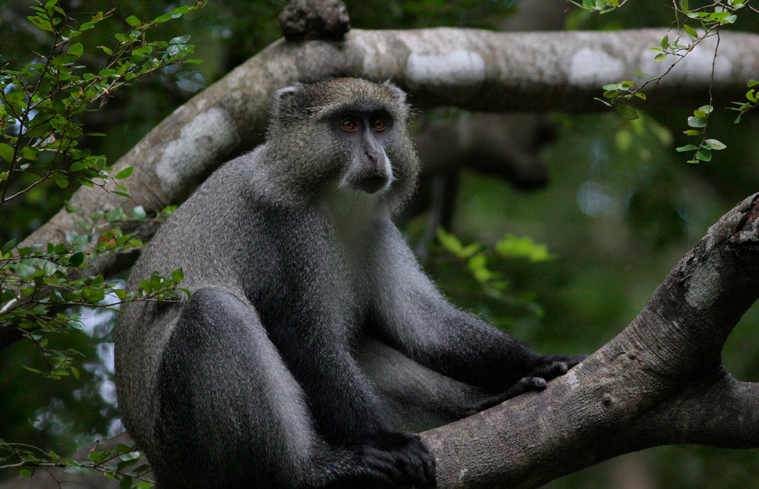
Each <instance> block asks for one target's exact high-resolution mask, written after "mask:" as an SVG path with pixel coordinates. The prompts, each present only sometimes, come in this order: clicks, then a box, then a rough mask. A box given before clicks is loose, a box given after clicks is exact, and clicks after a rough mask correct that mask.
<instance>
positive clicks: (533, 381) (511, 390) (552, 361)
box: [483, 355, 587, 408]
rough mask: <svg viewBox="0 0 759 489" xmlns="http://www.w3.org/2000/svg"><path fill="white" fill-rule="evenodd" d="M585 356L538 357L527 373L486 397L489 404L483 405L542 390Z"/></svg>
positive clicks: (498, 402) (491, 404)
mask: <svg viewBox="0 0 759 489" xmlns="http://www.w3.org/2000/svg"><path fill="white" fill-rule="evenodd" d="M585 358H587V355H549V356H545V357H539V358H538V359H537V360H536V361H535V363H534V364H533V365H532V366H531V368H530V371H529V372H528V373H527V375H525V376H524V377H522V378H521V379H519V380H517V381H516V382H514V383H513V384H511V385H510V386H509V387H507V388H506V389H505V390H504V391H503V392H502V393H500V394H498V395H497V396H493V397H492V398H490V399H487V400H486V402H488V404H489V405H488V406H484V407H490V406H494V405H495V404H500V403H501V402H503V401H505V400H506V399H511V398H512V397H516V396H518V395H520V394H524V393H525V392H529V391H542V390H544V389H545V388H546V383H547V382H548V381H549V380H551V379H555V378H556V377H558V376H560V375H564V374H565V373H567V372H568V371H569V369H570V368H572V367H574V366H575V365H577V364H578V363H580V362H582V361H583V360H585ZM484 407H483V408H484Z"/></svg>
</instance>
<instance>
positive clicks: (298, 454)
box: [146, 288, 371, 489]
mask: <svg viewBox="0 0 759 489" xmlns="http://www.w3.org/2000/svg"><path fill="white" fill-rule="evenodd" d="M155 395H157V396H159V401H160V411H159V417H158V420H157V423H156V427H155V439H154V443H151V444H150V445H153V446H152V447H151V449H150V450H148V455H149V460H150V462H151V465H152V466H153V470H154V472H155V475H156V479H157V482H158V485H159V487H160V488H161V489H173V488H202V489H210V488H222V487H223V488H228V489H234V488H245V489H251V488H258V487H261V488H265V487H266V488H268V487H283V488H286V487H290V488H291V487H298V486H309V487H318V486H320V485H327V484H330V483H334V482H336V481H339V480H342V479H344V478H346V477H348V478H350V477H353V476H358V475H362V474H368V473H370V472H371V470H370V469H368V470H365V469H364V468H363V467H361V465H360V462H361V453H359V452H358V451H347V450H345V451H337V450H331V449H328V448H326V447H324V445H323V444H319V443H318V442H317V441H316V440H317V437H316V435H315V433H314V430H313V427H312V422H311V415H310V413H309V411H308V408H307V407H306V404H305V402H304V398H303V393H302V391H301V389H300V386H299V385H298V383H297V382H296V381H295V379H294V378H293V376H292V374H291V373H290V371H289V370H288V369H287V367H286V366H285V364H284V362H283V361H282V359H281V358H280V355H279V352H278V351H277V349H276V348H275V347H274V345H273V344H272V343H271V341H270V340H269V338H268V337H267V334H266V331H265V330H264V327H263V325H262V324H261V322H260V321H259V318H258V315H257V313H256V311H255V309H254V308H253V307H252V306H251V305H250V304H249V303H248V302H247V301H243V300H240V299H238V298H237V297H236V296H235V295H233V294H231V293H229V292H226V291H221V290H217V289H210V288H206V289H201V290H198V291H197V292H195V293H194V294H193V296H192V298H191V300H190V301H189V302H188V304H187V305H186V306H185V308H184V310H183V311H182V313H181V315H180V317H179V319H178V324H177V325H176V326H175V329H174V331H173V332H172V335H171V338H170V340H169V342H168V345H167V347H166V349H165V350H164V352H163V356H162V359H161V367H160V369H159V372H158V379H157V389H156V393H155ZM146 448H147V447H146Z"/></svg>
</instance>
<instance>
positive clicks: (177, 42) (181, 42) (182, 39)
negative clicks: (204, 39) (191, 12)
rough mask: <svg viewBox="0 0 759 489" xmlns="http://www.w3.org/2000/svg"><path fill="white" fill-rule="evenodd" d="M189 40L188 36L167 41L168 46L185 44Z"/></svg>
mask: <svg viewBox="0 0 759 489" xmlns="http://www.w3.org/2000/svg"><path fill="white" fill-rule="evenodd" d="M189 40H190V36H189V35H188V36H179V37H175V38H174V39H172V40H171V41H169V44H187V41H189Z"/></svg>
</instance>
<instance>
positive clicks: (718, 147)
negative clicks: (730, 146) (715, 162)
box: [704, 139, 727, 151]
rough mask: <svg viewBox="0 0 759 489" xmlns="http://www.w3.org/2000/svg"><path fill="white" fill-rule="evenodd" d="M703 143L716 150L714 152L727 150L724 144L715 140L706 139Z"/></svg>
mask: <svg viewBox="0 0 759 489" xmlns="http://www.w3.org/2000/svg"><path fill="white" fill-rule="evenodd" d="M704 142H705V143H707V144H708V145H709V146H711V149H713V150H716V151H720V150H723V149H725V148H727V145H726V144H725V143H723V142H722V141H719V140H717V139H707V140H706V141H704Z"/></svg>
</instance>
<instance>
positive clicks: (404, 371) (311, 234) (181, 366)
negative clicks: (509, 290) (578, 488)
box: [116, 79, 574, 489]
mask: <svg viewBox="0 0 759 489" xmlns="http://www.w3.org/2000/svg"><path fill="white" fill-rule="evenodd" d="M342 114H358V116H357V117H359V118H360V117H365V116H366V118H365V119H359V120H365V121H371V120H373V119H371V118H372V117H375V115H374V114H386V115H387V116H388V117H389V118H390V122H391V124H390V125H389V127H388V128H387V129H384V130H382V131H378V132H376V133H375V132H372V131H368V130H367V131H364V132H362V133H361V134H362V135H361V136H360V137H359V136H358V135H353V136H350V137H348V136H346V135H345V134H343V133H341V131H340V130H339V129H338V128H337V127H336V125H335V121H336V120H338V121H339V120H340V118H341V117H343V115H342ZM367 114H368V115H367ZM336 117H337V119H336ZM383 117H384V116H383ZM407 118H408V107H407V106H406V102H405V95H404V94H403V92H402V91H401V90H400V89H398V88H397V87H395V86H394V85H391V84H389V83H387V84H381V85H377V84H373V83H370V82H366V81H363V80H357V79H338V80H330V81H326V82H319V83H316V84H310V85H296V86H294V87H290V88H287V89H284V90H280V91H279V92H278V93H277V95H276V96H275V98H274V101H273V104H272V122H271V124H270V126H269V130H268V133H267V142H266V143H265V144H264V145H263V146H261V147H259V148H257V149H256V150H255V151H253V152H252V153H249V154H246V155H243V156H241V157H239V158H237V159H235V160H232V161H230V162H228V163H226V164H225V165H224V166H223V167H222V168H221V169H219V170H218V171H217V172H216V173H214V174H213V175H212V176H211V177H209V178H208V180H207V181H206V182H205V183H204V184H203V185H201V186H200V187H199V188H198V190H197V191H196V192H195V193H194V194H193V195H192V196H191V197H190V198H189V199H188V200H187V201H186V202H185V203H184V204H183V205H182V206H181V207H180V208H179V209H178V210H177V211H176V212H175V213H174V215H173V216H172V217H171V218H170V219H169V220H168V221H167V222H166V223H165V224H164V225H163V226H162V228H161V229H160V231H159V233H158V234H157V235H156V236H155V238H154V239H153V241H152V242H151V243H150V245H149V246H148V247H147V249H146V250H145V251H144V253H143V255H142V257H141V258H140V260H139V261H138V263H137V264H136V265H135V266H134V268H133V269H132V273H131V276H130V279H129V282H128V288H130V289H134V288H135V287H136V286H137V285H138V284H139V281H140V280H141V279H144V278H147V277H148V276H149V275H150V274H151V273H152V272H153V271H154V270H157V271H158V272H159V273H161V274H163V275H168V274H170V273H171V272H172V271H173V270H175V269H177V268H182V269H183V270H184V274H185V277H186V278H185V280H184V282H183V284H182V285H183V286H184V287H186V288H188V289H189V290H190V291H192V293H193V295H192V298H191V299H190V300H189V301H186V302H183V303H180V304H160V303H158V304H157V303H146V302H139V303H134V304H130V305H128V306H127V307H125V310H124V313H123V315H122V317H121V319H120V322H119V325H118V328H117V331H116V385H117V394H118V399H119V408H120V411H121V414H122V419H123V421H124V424H125V426H126V427H127V430H128V431H129V433H130V434H131V435H132V436H133V438H134V439H135V440H136V441H137V443H138V444H139V446H140V447H141V448H142V449H143V450H144V451H145V453H146V454H147V457H148V460H149V461H150V463H151V465H152V466H153V469H154V472H155V474H156V477H157V482H158V485H159V487H160V488H161V489H172V488H195V487H197V488H201V487H202V488H204V489H211V488H222V487H224V488H236V487H240V488H243V487H245V488H253V487H287V488H293V487H326V486H330V487H333V486H341V485H345V484H356V483H359V482H361V481H367V480H373V481H380V482H383V483H386V484H392V485H399V484H401V485H403V484H410V483H413V484H416V485H418V486H428V485H432V484H434V462H433V459H432V458H431V456H430V455H429V454H428V453H427V452H426V449H425V448H424V447H423V445H421V442H420V441H419V439H418V438H417V437H415V436H413V435H408V434H403V433H399V432H396V431H395V430H397V429H410V428H415V429H420V428H423V427H429V426H432V425H434V424H436V423H444V422H448V421H452V420H454V419H458V418H460V417H462V416H465V415H468V414H471V413H473V412H476V411H477V410H480V409H483V408H485V407H487V406H489V405H492V404H494V403H496V402H498V401H500V400H503V399H504V398H506V397H509V396H512V395H516V394H518V393H519V392H521V391H524V390H525V388H537V389H539V388H541V386H540V385H537V384H536V383H535V382H528V384H529V385H528V386H527V387H525V385H526V384H525V383H524V382H522V381H520V379H523V378H524V377H527V378H528V379H534V378H536V377H532V376H531V375H533V374H535V375H536V376H537V377H541V376H543V377H545V378H550V377H552V376H556V375H558V374H560V373H563V371H566V368H567V366H568V365H569V366H571V364H573V363H574V362H573V361H572V360H571V359H570V360H568V359H567V358H564V357H562V358H559V357H556V358H554V357H551V359H547V358H548V357H540V356H538V355H535V354H534V353H532V352H531V351H529V350H528V349H527V348H526V347H524V345H522V344H521V343H518V342H516V341H515V340H513V339H512V338H510V337H508V336H506V335H504V334H502V333H500V332H498V331H496V330H494V329H492V328H490V327H488V326H487V325H485V324H484V323H482V322H481V321H479V320H478V319H477V318H475V317H474V316H471V315H469V314H466V313H464V312H462V311H460V310H458V309H456V308H455V307H454V306H452V305H451V304H449V303H448V301H447V300H446V299H445V298H444V297H443V296H442V295H441V294H440V292H439V291H438V290H437V288H436V287H435V285H434V284H433V283H432V282H431V281H430V280H429V278H428V277H427V276H426V275H425V274H424V272H423V271H422V270H421V268H420V267H419V265H418V263H417V262H416V260H415V258H414V256H413V254H412V253H411V251H410V250H409V248H408V246H407V245H406V243H405V242H404V240H403V238H402V236H401V234H400V232H399V231H398V230H397V228H396V227H395V226H394V225H393V223H392V222H391V220H390V214H391V213H392V212H393V211H395V210H396V209H398V208H399V207H401V206H402V205H403V203H404V202H405V201H406V200H407V199H408V198H409V196H410V195H411V193H412V192H413V189H414V186H415V182H416V177H417V174H418V171H419V162H418V160H417V157H416V154H415V152H414V149H413V147H412V145H411V143H410V141H409V138H408V134H407V132H406V125H407ZM369 124H371V122H369V123H367V124H366V125H367V126H368V125H369ZM362 127H363V126H362ZM362 131H363V129H362ZM383 158H384V159H383ZM367 182H368V183H367ZM376 182H380V183H378V184H377V183H376ZM393 425H394V426H393Z"/></svg>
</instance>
